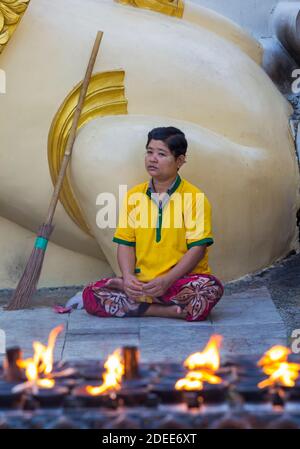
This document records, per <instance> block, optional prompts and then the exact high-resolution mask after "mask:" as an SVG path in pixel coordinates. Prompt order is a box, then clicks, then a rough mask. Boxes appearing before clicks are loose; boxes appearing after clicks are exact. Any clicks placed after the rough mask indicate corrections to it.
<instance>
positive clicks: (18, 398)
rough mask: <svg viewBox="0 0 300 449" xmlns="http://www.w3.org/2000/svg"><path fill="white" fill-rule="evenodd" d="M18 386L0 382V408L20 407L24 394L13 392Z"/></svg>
mask: <svg viewBox="0 0 300 449" xmlns="http://www.w3.org/2000/svg"><path fill="white" fill-rule="evenodd" d="M16 385H17V384H15V383H11V382H5V381H3V380H0V408H10V407H19V406H20V405H21V403H22V399H23V397H24V394H23V393H22V392H18V393H14V392H13V391H12V389H13V387H15V386H16Z"/></svg>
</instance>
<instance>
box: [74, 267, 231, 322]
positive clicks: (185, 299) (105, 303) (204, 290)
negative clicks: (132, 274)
mask: <svg viewBox="0 0 300 449" xmlns="http://www.w3.org/2000/svg"><path fill="white" fill-rule="evenodd" d="M109 279H110V278H105V279H101V280H100V281H97V282H95V283H92V284H90V285H88V286H87V287H86V288H85V289H84V291H83V303H84V307H85V309H86V311H87V312H88V313H90V314H92V315H96V316H99V317H118V318H122V317H136V316H143V315H144V314H145V312H146V310H147V309H148V308H149V307H150V306H151V304H148V303H140V302H136V301H134V300H133V299H130V298H128V296H127V295H126V293H124V292H122V291H120V290H116V289H112V288H109V287H107V288H106V287H105V285H106V283H107V282H108V281H109ZM223 292H224V289H223V286H222V284H221V282H220V281H219V280H218V279H217V278H216V277H215V276H213V275H210V274H191V275H187V276H184V277H183V278H181V279H178V280H177V281H176V282H174V284H172V285H171V287H170V288H169V289H168V290H167V291H166V293H165V294H164V295H163V296H160V297H159V298H154V302H155V303H156V304H165V305H172V304H176V305H178V306H180V307H181V308H182V309H185V310H186V311H187V312H188V313H187V316H186V320H187V321H203V320H205V319H206V318H207V316H208V314H209V312H210V311H211V309H212V308H213V307H214V306H215V305H216V304H217V302H218V301H219V300H220V298H221V297H222V295H223Z"/></svg>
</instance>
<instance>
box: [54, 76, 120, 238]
mask: <svg viewBox="0 0 300 449" xmlns="http://www.w3.org/2000/svg"><path fill="white" fill-rule="evenodd" d="M124 77H125V72H124V71H122V70H115V71H111V72H102V73H97V74H95V75H93V76H92V78H91V81H90V84H89V88H88V91H87V94H86V98H85V102H84V106H83V109H82V112H81V116H80V119H79V124H78V129H80V128H82V127H83V126H84V125H85V124H86V123H88V122H89V121H91V120H93V119H95V118H96V117H103V116H106V115H116V114H118V115H119V114H127V100H126V98H125V87H124ZM81 84H82V81H81V82H80V83H79V84H77V85H76V86H75V87H74V88H73V89H72V91H71V92H70V93H69V95H68V96H67V97H66V99H65V100H64V102H63V103H62V105H61V106H60V108H59V110H58V111H57V113H56V115H55V117H54V119H53V121H52V124H51V128H50V131H49V136H48V163H49V170H50V174H51V179H52V182H53V184H55V182H56V180H57V177H58V173H59V169H60V166H61V163H62V160H63V157H64V153H65V148H66V144H67V140H68V137H69V134H70V130H71V126H72V120H73V116H74V112H75V108H76V104H77V102H78V97H79V93H80V87H81ZM59 199H60V201H61V203H62V205H63V207H64V209H65V211H66V212H67V214H68V215H69V216H70V218H71V219H72V220H73V221H74V222H75V223H76V224H77V225H78V226H79V227H80V228H81V229H82V230H83V231H84V232H86V233H87V234H89V235H91V236H92V232H91V230H90V228H89V226H88V224H87V223H86V220H85V218H84V215H83V213H82V211H81V209H80V206H79V204H78V202H77V200H76V197H75V194H74V192H73V190H72V187H71V182H70V175H69V171H67V174H66V177H65V180H64V183H63V186H62V189H61V192H60V196H59Z"/></svg>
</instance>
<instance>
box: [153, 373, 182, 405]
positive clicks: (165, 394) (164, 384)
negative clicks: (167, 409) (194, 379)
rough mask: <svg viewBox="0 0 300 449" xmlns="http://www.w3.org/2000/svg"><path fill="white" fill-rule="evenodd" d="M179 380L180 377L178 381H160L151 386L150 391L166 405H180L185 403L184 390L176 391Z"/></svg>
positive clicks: (166, 379) (170, 379) (165, 379)
mask: <svg viewBox="0 0 300 449" xmlns="http://www.w3.org/2000/svg"><path fill="white" fill-rule="evenodd" d="M177 380H178V377H177V378H176V379H172V378H169V379H168V378H164V379H159V380H158V381H157V382H155V383H154V382H153V383H151V384H150V386H149V390H150V392H151V393H154V394H156V395H157V396H158V397H159V398H160V400H161V402H162V403H164V404H178V403H180V402H183V390H175V384H176V382H177Z"/></svg>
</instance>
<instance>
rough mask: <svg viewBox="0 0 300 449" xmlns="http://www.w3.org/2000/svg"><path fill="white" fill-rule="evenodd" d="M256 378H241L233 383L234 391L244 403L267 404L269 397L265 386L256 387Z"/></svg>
mask: <svg viewBox="0 0 300 449" xmlns="http://www.w3.org/2000/svg"><path fill="white" fill-rule="evenodd" d="M258 382H259V381H257V379H251V378H248V379H242V380H240V381H239V382H237V383H236V384H235V391H236V392H237V393H238V394H239V395H240V397H241V398H242V400H243V402H244V403H250V404H257V405H259V404H267V403H268V402H269V399H270V395H269V390H268V389H267V388H262V389H261V388H258V386H257V383H258Z"/></svg>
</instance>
